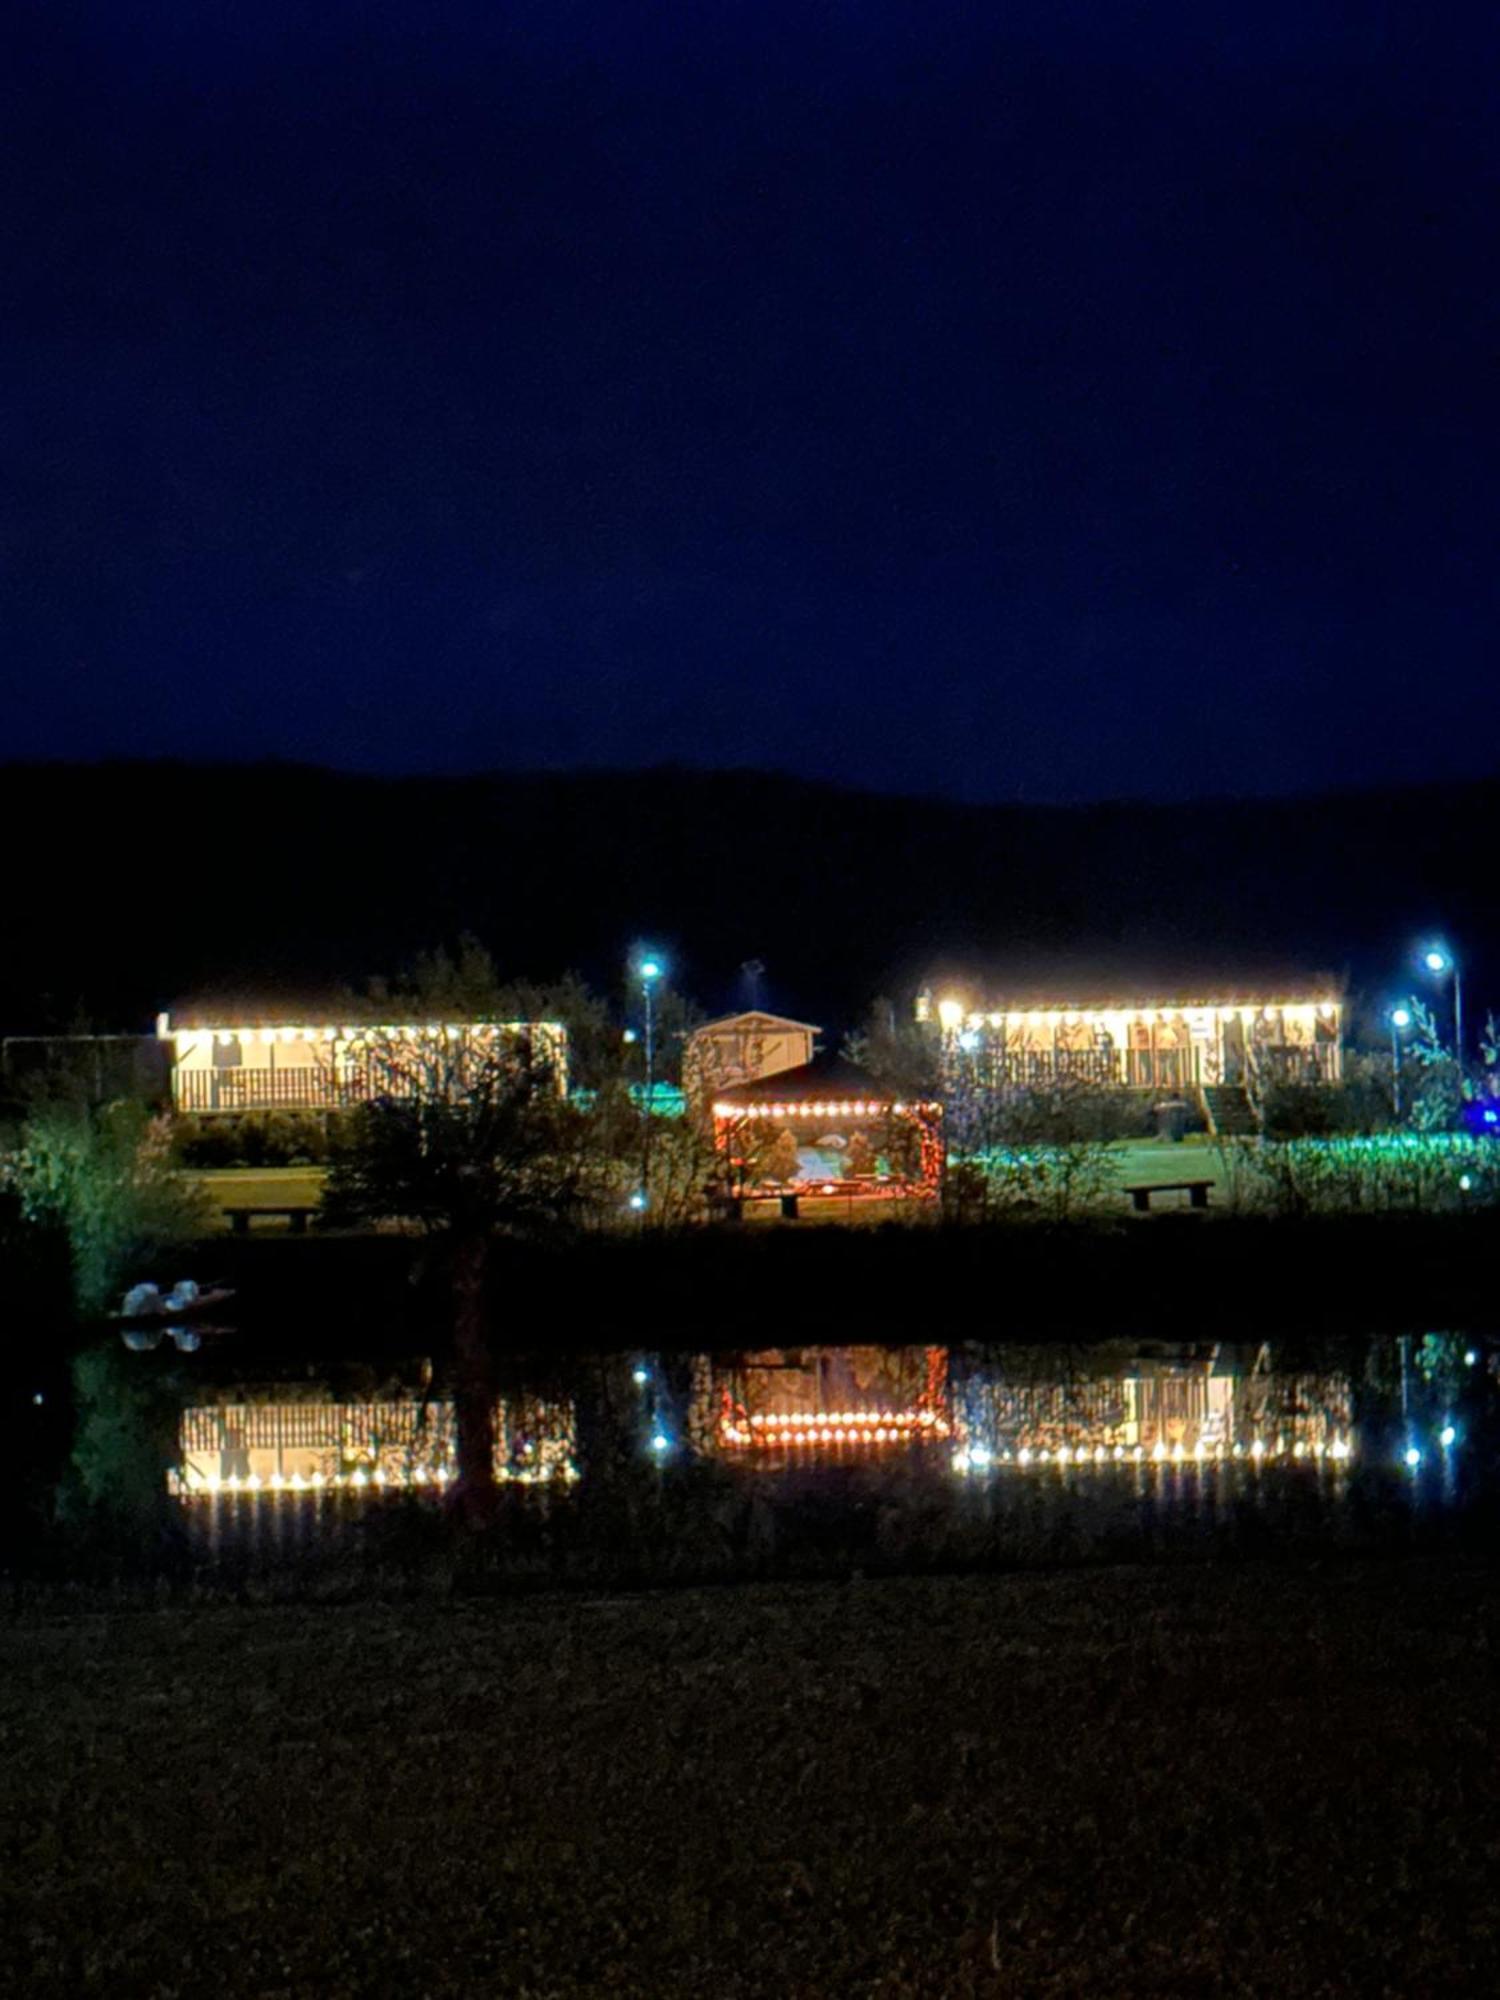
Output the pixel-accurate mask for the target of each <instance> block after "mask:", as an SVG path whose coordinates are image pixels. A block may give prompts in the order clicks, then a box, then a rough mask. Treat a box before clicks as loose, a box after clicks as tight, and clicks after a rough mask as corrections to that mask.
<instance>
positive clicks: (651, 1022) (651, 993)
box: [635, 951, 666, 1207]
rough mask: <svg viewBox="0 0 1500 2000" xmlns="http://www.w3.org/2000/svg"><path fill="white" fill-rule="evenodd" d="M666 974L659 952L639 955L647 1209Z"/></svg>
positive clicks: (643, 1168) (637, 973)
mask: <svg viewBox="0 0 1500 2000" xmlns="http://www.w3.org/2000/svg"><path fill="white" fill-rule="evenodd" d="M665 972H666V963H665V961H664V960H663V959H662V957H661V956H660V954H659V953H657V952H654V951H643V952H640V953H638V954H637V957H636V961H635V976H636V978H637V979H639V981H640V982H641V1000H642V1004H643V1007H644V1010H645V1016H646V1046H645V1056H646V1094H645V1097H644V1099H643V1100H642V1104H641V1193H642V1195H643V1197H644V1200H643V1201H642V1204H641V1205H642V1207H645V1206H646V1204H647V1202H649V1200H650V1196H651V1111H652V1106H653V1102H654V1099H655V1096H656V988H657V985H658V984H659V982H660V980H661V979H662V977H663V975H664V973H665Z"/></svg>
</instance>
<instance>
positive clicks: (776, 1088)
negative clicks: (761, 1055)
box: [714, 1055, 901, 1106]
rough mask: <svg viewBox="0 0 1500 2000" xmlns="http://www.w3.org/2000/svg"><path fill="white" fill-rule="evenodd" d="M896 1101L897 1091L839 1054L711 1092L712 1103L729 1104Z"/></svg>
mask: <svg viewBox="0 0 1500 2000" xmlns="http://www.w3.org/2000/svg"><path fill="white" fill-rule="evenodd" d="M900 1098H901V1093H900V1092H899V1091H897V1090H892V1089H891V1088H890V1087H889V1085H887V1084H883V1083H881V1082H880V1081H879V1080H878V1079H877V1078H876V1077H873V1076H871V1074H870V1072H869V1071H868V1070H867V1069H861V1068H860V1067H859V1065H858V1063H852V1062H849V1061H848V1060H847V1059H846V1058H845V1057H843V1056H839V1055H824V1056H817V1057H815V1058H814V1060H813V1061H812V1062H810V1063H799V1064H798V1065H797V1067H796V1068H795V1069H783V1070H778V1071H777V1073H776V1074H775V1075H774V1076H763V1077H757V1078H756V1080H755V1081H754V1082H753V1083H736V1084H731V1085H729V1086H728V1087H727V1088H726V1089H724V1090H716V1091H715V1092H714V1102H715V1103H716V1104H731V1105H734V1104H802V1103H807V1104H822V1103H835V1102H843V1103H849V1102H855V1103H864V1104H870V1105H877V1106H878V1105H888V1104H894V1103H896V1102H897V1101H898V1100H899V1099H900Z"/></svg>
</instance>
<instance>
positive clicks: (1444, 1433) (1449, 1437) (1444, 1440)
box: [1438, 1424, 1458, 1451]
mask: <svg viewBox="0 0 1500 2000" xmlns="http://www.w3.org/2000/svg"><path fill="white" fill-rule="evenodd" d="M1457 1441H1458V1432H1457V1431H1456V1430H1455V1429H1454V1428H1453V1426H1452V1424H1444V1425H1443V1428H1442V1429H1441V1430H1440V1431H1439V1432H1438V1443H1439V1444H1440V1445H1441V1446H1442V1447H1443V1450H1444V1451H1449V1450H1451V1449H1452V1447H1453V1445H1455V1444H1456V1443H1457Z"/></svg>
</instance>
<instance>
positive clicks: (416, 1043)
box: [156, 1009, 568, 1113]
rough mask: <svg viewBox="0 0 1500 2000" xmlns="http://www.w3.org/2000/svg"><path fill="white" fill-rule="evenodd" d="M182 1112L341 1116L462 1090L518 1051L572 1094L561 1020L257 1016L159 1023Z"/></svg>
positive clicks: (162, 1019) (198, 1016) (164, 1018)
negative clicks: (384, 1100) (393, 1021)
mask: <svg viewBox="0 0 1500 2000" xmlns="http://www.w3.org/2000/svg"><path fill="white" fill-rule="evenodd" d="M156 1032H157V1035H158V1037H159V1039H160V1040H161V1041H163V1042H165V1043H167V1044H168V1045H169V1047H170V1049H171V1052H172V1105H173V1109H174V1110H176V1111H180V1112H194V1113H213V1112H226V1111H229V1112H241V1111H293V1110H295V1111H335V1110H340V1109H343V1108H345V1107H347V1106H348V1105H351V1104H364V1103H368V1102H370V1101H371V1100H372V1099H374V1098H378V1097H394V1098H403V1097H416V1096H443V1095H446V1094H447V1093H449V1092H453V1093H455V1094H456V1093H458V1092H461V1091H462V1090H463V1089H464V1088H465V1086H466V1084H467V1083H468V1082H469V1080H470V1079H472V1078H473V1077H475V1076H476V1075H480V1074H483V1073H484V1072H485V1071H487V1070H492V1069H493V1067H494V1066H495V1065H496V1064H497V1063H500V1062H503V1061H504V1060H505V1059H506V1057H507V1055H508V1054H509V1053H511V1052H514V1054H515V1056H516V1057H517V1058H518V1059H519V1060H522V1061H525V1062H529V1063H535V1064H538V1065H540V1066H542V1067H543V1068H544V1069H545V1070H546V1071H548V1072H549V1073H550V1074H551V1076H552V1077H553V1078H554V1079H555V1081H556V1084H557V1088H558V1090H559V1091H560V1092H562V1091H565V1090H566V1089H567V1072H568V1036H567V1030H566V1028H564V1027H563V1026H562V1024H561V1023H560V1022H557V1021H508V1022H498V1021H429V1022H425V1023H405V1024H401V1025H396V1026H388V1025H376V1024H371V1023H357V1022H356V1023H349V1022H347V1021H345V1022H343V1023H340V1022H338V1021H336V1020H330V1019H328V1018H326V1017H325V1018H317V1017H314V1018H312V1019H309V1018H307V1017H306V1016H305V1015H303V1016H298V1017H296V1018H293V1017H290V1016H288V1017H287V1018H285V1019H274V1018H271V1017H270V1016H268V1015H266V1014H260V1013H256V1012H254V1011H251V1010H246V1011H244V1012H240V1011H230V1010H224V1009H218V1010H215V1011H214V1012H212V1013H188V1014H184V1015H178V1016H177V1017H175V1018H174V1017H171V1016H169V1015H167V1014H162V1015H160V1016H158V1019H157V1024H156Z"/></svg>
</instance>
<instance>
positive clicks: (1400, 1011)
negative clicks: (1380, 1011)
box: [1391, 1007, 1411, 1028]
mask: <svg viewBox="0 0 1500 2000" xmlns="http://www.w3.org/2000/svg"><path fill="white" fill-rule="evenodd" d="M1391 1026H1392V1027H1393V1028H1409V1027H1410V1026H1411V1009H1410V1008H1409V1007H1393V1008H1392V1009H1391Z"/></svg>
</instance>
